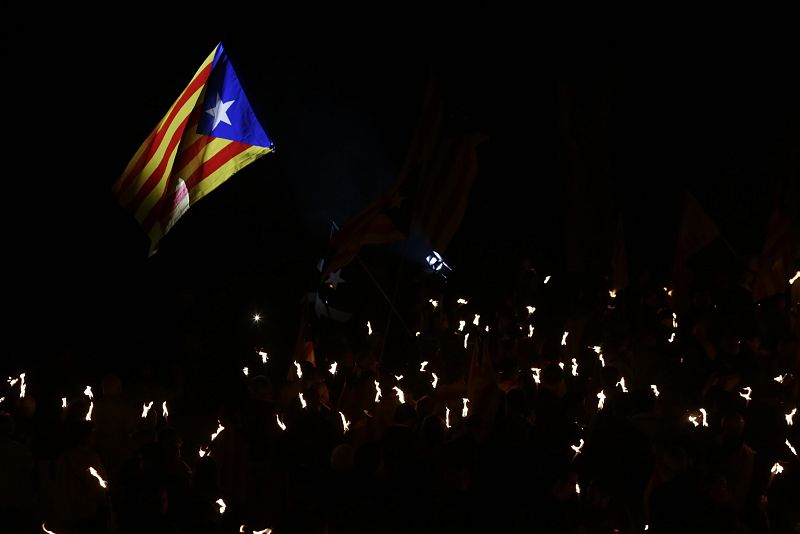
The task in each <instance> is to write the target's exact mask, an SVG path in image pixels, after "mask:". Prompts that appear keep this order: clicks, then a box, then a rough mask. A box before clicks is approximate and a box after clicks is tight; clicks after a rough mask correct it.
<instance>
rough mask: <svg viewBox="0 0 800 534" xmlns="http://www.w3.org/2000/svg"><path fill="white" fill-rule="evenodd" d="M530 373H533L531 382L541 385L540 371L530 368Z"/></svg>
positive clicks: (536, 368)
mask: <svg viewBox="0 0 800 534" xmlns="http://www.w3.org/2000/svg"><path fill="white" fill-rule="evenodd" d="M531 372H532V373H533V381H534V382H536V383H537V384H540V383H541V376H542V370H541V369H539V368H538V367H531Z"/></svg>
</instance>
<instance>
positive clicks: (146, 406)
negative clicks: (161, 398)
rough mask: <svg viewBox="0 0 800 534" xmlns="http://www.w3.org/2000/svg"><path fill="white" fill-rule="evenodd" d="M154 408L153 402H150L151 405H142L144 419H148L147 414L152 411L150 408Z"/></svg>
mask: <svg viewBox="0 0 800 534" xmlns="http://www.w3.org/2000/svg"><path fill="white" fill-rule="evenodd" d="M152 407H153V401H150V404H144V403H142V419H144V418H145V417H147V413H148V412H149V411H150V408H152Z"/></svg>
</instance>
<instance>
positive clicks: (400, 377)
mask: <svg viewBox="0 0 800 534" xmlns="http://www.w3.org/2000/svg"><path fill="white" fill-rule="evenodd" d="M394 379H395V380H397V381H398V382H400V381H401V380H402V379H403V375H394Z"/></svg>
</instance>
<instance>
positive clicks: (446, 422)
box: [444, 408, 451, 428]
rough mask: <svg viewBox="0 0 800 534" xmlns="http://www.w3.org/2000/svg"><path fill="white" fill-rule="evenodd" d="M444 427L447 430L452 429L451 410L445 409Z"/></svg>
mask: <svg viewBox="0 0 800 534" xmlns="http://www.w3.org/2000/svg"><path fill="white" fill-rule="evenodd" d="M444 426H446V427H447V428H451V426H450V408H445V411H444Z"/></svg>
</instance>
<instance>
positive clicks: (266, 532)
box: [253, 528, 272, 534]
mask: <svg viewBox="0 0 800 534" xmlns="http://www.w3.org/2000/svg"><path fill="white" fill-rule="evenodd" d="M253 534H272V529H271V528H265V529H264V530H254V531H253Z"/></svg>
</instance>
